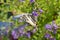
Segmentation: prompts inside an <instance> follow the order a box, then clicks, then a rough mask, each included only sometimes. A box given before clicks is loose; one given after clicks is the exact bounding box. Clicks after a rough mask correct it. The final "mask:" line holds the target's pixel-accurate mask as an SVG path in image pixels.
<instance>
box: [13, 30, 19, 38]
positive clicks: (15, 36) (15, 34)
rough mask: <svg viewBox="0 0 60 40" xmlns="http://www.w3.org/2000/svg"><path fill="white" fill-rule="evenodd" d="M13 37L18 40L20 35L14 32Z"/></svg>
mask: <svg viewBox="0 0 60 40" xmlns="http://www.w3.org/2000/svg"><path fill="white" fill-rule="evenodd" d="M12 36H13V38H14V39H17V38H18V37H19V35H18V33H17V32H16V31H15V30H13V31H12Z"/></svg>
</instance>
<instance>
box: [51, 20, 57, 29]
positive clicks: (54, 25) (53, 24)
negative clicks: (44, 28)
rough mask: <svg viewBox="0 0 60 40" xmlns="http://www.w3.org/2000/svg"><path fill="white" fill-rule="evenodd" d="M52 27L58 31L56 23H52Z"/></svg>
mask: <svg viewBox="0 0 60 40" xmlns="http://www.w3.org/2000/svg"><path fill="white" fill-rule="evenodd" d="M52 26H53V29H57V28H58V26H57V25H56V23H55V21H52Z"/></svg>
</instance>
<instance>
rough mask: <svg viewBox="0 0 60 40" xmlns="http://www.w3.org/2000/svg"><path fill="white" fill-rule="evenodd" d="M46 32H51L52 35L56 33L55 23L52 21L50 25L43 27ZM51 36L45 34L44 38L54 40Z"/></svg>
mask: <svg viewBox="0 0 60 40" xmlns="http://www.w3.org/2000/svg"><path fill="white" fill-rule="evenodd" d="M45 28H46V30H48V32H49V31H50V32H52V33H53V34H54V35H55V34H56V33H57V28H58V26H57V25H56V23H55V21H52V24H46V25H45ZM51 36H52V35H50V34H49V33H46V34H45V38H48V39H50V40H56V39H55V38H54V37H51Z"/></svg>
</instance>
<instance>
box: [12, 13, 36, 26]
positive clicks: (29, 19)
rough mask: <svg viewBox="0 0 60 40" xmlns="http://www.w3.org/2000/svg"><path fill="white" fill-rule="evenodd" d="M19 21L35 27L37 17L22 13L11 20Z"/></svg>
mask: <svg viewBox="0 0 60 40" xmlns="http://www.w3.org/2000/svg"><path fill="white" fill-rule="evenodd" d="M16 19H19V20H20V22H27V23H29V24H30V25H32V26H36V21H37V17H36V16H34V15H32V14H31V13H22V14H19V15H16V16H13V20H16Z"/></svg>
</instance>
